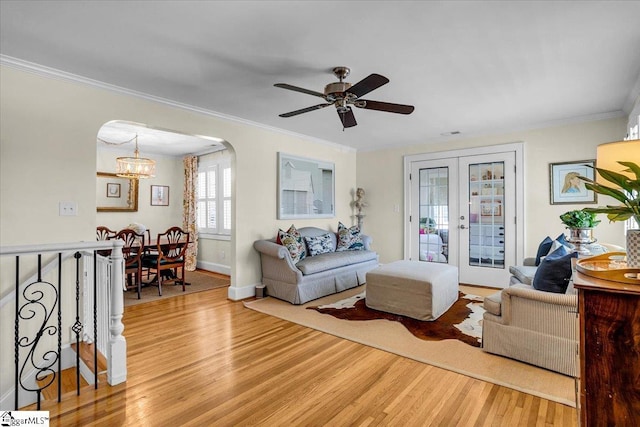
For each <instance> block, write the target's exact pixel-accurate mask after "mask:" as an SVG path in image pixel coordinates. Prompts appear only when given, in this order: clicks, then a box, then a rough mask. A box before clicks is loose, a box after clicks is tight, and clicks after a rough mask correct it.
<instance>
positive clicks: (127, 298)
mask: <svg viewBox="0 0 640 427" xmlns="http://www.w3.org/2000/svg"><path fill="white" fill-rule="evenodd" d="M143 282H144V279H143ZM185 282H187V283H190V284H189V285H187V286H185V291H184V292H182V285H174V284H173V282H168V283H166V284H165V283H163V284H162V296H159V295H158V287H157V286H153V285H150V286H145V287H143V288H142V292H141V293H140V299H138V292H137V291H136V290H135V289H133V288H131V289H128V290H127V291H126V292H125V293H124V306H125V307H128V306H132V305H137V304H144V303H147V302H151V301H157V300H159V299H166V298H172V297H175V296H178V295H186V294H193V293H195V292H202V291H208V290H210V289H216V288H222V287H225V286H229V284H230V279H229V278H228V277H224V276H222V275H215V274H212V273H208V272H205V271H198V270H196V271H185Z"/></svg>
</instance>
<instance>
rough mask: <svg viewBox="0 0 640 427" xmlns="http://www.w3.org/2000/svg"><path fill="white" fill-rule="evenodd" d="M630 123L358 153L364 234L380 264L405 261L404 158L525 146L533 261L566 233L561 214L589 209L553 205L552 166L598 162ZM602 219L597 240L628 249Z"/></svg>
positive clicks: (616, 227) (618, 229)
mask: <svg viewBox="0 0 640 427" xmlns="http://www.w3.org/2000/svg"><path fill="white" fill-rule="evenodd" d="M626 122H627V118H626V117H619V118H614V119H607V120H599V121H593V122H586V123H579V124H572V125H565V126H557V127H551V128H545V129H538V130H532V131H522V132H513V133H509V134H503V135H493V136H484V137H478V138H459V139H450V140H447V141H446V142H441V143H437V144H423V145H416V146H411V147H403V148H398V149H388V150H378V151H371V152H359V153H358V159H357V165H358V166H357V170H358V174H357V182H358V187H363V188H364V189H365V190H366V194H367V202H368V203H369V207H368V208H367V209H366V212H365V213H366V215H367V217H366V218H365V223H364V227H363V228H364V230H365V232H366V233H367V234H370V235H372V237H373V241H374V247H375V249H376V250H377V251H378V252H379V253H380V261H381V262H383V263H386V262H390V261H393V260H397V259H402V257H403V256H404V254H403V242H404V238H403V234H402V233H403V224H404V222H403V220H404V190H403V188H404V187H403V185H404V182H403V158H404V156H406V155H412V154H419V153H429V152H438V151H448V150H456V149H462V148H471V147H480V146H487V145H496V144H504V143H510V142H519V141H524V147H525V148H524V150H525V154H524V157H525V165H524V166H525V170H524V177H525V193H526V194H525V199H524V202H525V217H524V218H520V219H521V220H523V221H524V222H525V256H529V255H535V251H536V249H537V246H538V244H539V243H540V241H541V240H542V239H543V238H544V237H546V236H547V235H550V236H551V237H553V238H555V237H556V236H558V235H559V234H560V233H563V232H564V231H565V229H564V226H563V225H562V223H561V222H560V219H559V218H558V216H559V215H560V214H562V213H564V212H566V211H568V210H573V209H582V208H583V207H586V206H588V205H551V204H550V202H549V163H556V162H567V161H573V160H585V159H594V158H595V156H596V146H597V145H598V144H602V143H604V142H610V141H617V140H621V139H622V138H623V137H624V136H625V134H626ZM380 171H384V173H381V172H380ZM606 199H607V198H605V197H601V198H599V204H607V203H614V202H615V201H614V200H613V199H609V200H608V201H607V200H606ZM589 206H595V205H589ZM396 207H399V212H396V211H395V208H396ZM600 219H602V220H603V221H602V223H601V224H600V225H599V226H598V227H597V228H596V230H595V235H596V237H597V238H598V240H599V241H600V242H607V243H613V244H617V245H621V246H624V227H623V224H622V223H613V224H609V223H608V221H607V219H606V217H605V216H603V215H602V216H601V218H600Z"/></svg>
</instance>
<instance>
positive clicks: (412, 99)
mask: <svg viewBox="0 0 640 427" xmlns="http://www.w3.org/2000/svg"><path fill="white" fill-rule="evenodd" d="M639 17H640V2H639V1H584V2H583V1H553V2H552V1H539V2H535V1H511V2H507V1H446V2H445V1H429V2H427V1H424V2H419V1H404V2H399V1H398V2H391V1H390V2H387V1H335V2H334V1H257V2H253V1H233V2H231V1H129V2H121V1H99V2H98V1H46V2H45V1H37V2H36V1H7V0H2V1H1V2H0V53H1V54H2V55H3V56H2V59H3V63H5V64H7V63H13V64H15V63H18V62H23V61H27V62H32V63H35V64H39V65H43V66H47V67H51V68H54V69H57V70H61V71H65V72H68V73H72V74H75V75H78V76H83V77H86V78H90V79H94V80H98V81H101V82H105V83H108V84H111V85H115V86H119V87H122V88H126V89H129V90H133V91H138V92H142V93H145V94H149V95H153V96H156V97H160V98H164V99H168V100H173V101H175V102H178V103H181V104H187V105H190V106H193V107H197V108H199V109H204V110H208V111H212V112H215V113H219V114H221V115H224V116H231V117H236V118H240V119H243V120H246V121H250V122H255V123H259V124H262V125H264V126H268V127H273V128H279V129H283V130H286V131H288V132H293V133H297V134H303V135H307V136H310V137H313V138H316V139H321V140H325V141H329V142H333V143H337V144H342V145H346V146H350V147H354V148H356V149H359V150H371V149H377V148H381V147H389V146H394V145H410V144H417V143H430V142H435V141H441V140H443V139H444V138H452V137H451V136H448V137H445V136H442V134H444V133H447V132H451V131H460V132H461V133H462V135H461V136H462V137H469V136H473V135H480V134H487V133H498V132H503V131H511V130H517V129H531V128H536V127H541V126H546V125H551V124H558V123H565V122H571V121H578V120H584V119H587V118H600V117H611V116H615V115H623V114H625V113H626V114H628V112H629V111H630V110H631V108H632V107H633V104H634V102H635V101H636V99H637V98H638V94H639V93H640V18H639ZM340 65H345V66H348V67H350V68H351V75H350V76H349V77H348V78H347V81H349V82H351V83H356V82H357V81H359V80H361V79H363V78H364V77H366V76H367V75H369V74H371V73H379V74H382V75H384V76H386V77H387V78H389V79H390V83H388V84H387V85H385V86H383V87H381V88H379V89H377V90H375V91H373V92H371V93H370V94H368V95H367V96H366V98H367V99H373V100H378V101H386V102H393V103H401V104H411V105H414V106H415V107H416V109H415V112H414V113H413V114H411V115H409V116H405V115H398V114H392V113H384V112H379V111H372V110H363V109H357V108H356V109H354V110H355V116H356V119H357V121H358V126H356V127H354V128H350V129H346V130H345V131H343V130H342V126H341V123H340V121H339V119H338V116H337V114H336V112H335V111H333V110H334V108H333V107H329V108H325V109H321V110H317V111H312V112H309V113H306V114H302V115H299V116H295V117H292V118H280V117H278V114H280V113H284V112H288V111H292V110H297V109H300V108H304V107H308V106H312V105H315V104H318V103H320V102H322V100H321V99H319V98H316V97H313V96H309V95H306V94H303V93H297V92H292V91H287V90H284V89H279V88H275V87H274V86H273V85H274V83H289V84H291V85H295V86H299V87H303V88H307V89H311V90H314V91H319V92H322V90H323V88H324V86H325V85H326V84H327V83H329V82H332V81H335V80H336V79H335V77H334V76H333V75H332V73H331V69H332V68H333V67H334V66H340ZM319 101H320V102H319ZM153 125H156V126H161V125H162V124H161V123H157V124H153Z"/></svg>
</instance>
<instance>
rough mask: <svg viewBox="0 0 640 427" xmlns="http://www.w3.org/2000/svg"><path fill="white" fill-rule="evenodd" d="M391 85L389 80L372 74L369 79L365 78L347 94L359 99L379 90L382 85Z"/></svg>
mask: <svg viewBox="0 0 640 427" xmlns="http://www.w3.org/2000/svg"><path fill="white" fill-rule="evenodd" d="M387 83H389V79H388V78H386V77H385V76H381V75H380V74H371V75H370V76H369V77H365V78H364V79H362V80H360V81H359V82H358V83H356V84H354V85H353V86H351V87H350V88H349V89H348V90H347V92H349V93H352V94H354V95H355V96H357V97H358V98H360V97H361V96H363V95H366V94H368V93H369V92H371V91H372V90H375V89H378V88H379V87H380V86H382V85H386V84H387Z"/></svg>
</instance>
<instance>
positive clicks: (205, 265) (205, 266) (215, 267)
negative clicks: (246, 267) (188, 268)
mask: <svg viewBox="0 0 640 427" xmlns="http://www.w3.org/2000/svg"><path fill="white" fill-rule="evenodd" d="M196 267H197V268H199V269H201V270H206V271H211V272H213V273H220V274H224V275H226V276H231V266H229V265H223V264H217V263H215V262H209V261H198V262H197V263H196Z"/></svg>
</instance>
